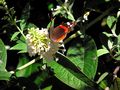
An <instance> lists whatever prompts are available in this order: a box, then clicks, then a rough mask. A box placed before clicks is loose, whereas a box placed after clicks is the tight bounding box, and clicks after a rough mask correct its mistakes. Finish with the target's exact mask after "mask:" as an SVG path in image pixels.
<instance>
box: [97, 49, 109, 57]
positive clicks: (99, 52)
mask: <svg viewBox="0 0 120 90" xmlns="http://www.w3.org/2000/svg"><path fill="white" fill-rule="evenodd" d="M107 53H109V51H108V50H107V49H99V50H97V56H98V57H100V56H102V55H104V54H107Z"/></svg>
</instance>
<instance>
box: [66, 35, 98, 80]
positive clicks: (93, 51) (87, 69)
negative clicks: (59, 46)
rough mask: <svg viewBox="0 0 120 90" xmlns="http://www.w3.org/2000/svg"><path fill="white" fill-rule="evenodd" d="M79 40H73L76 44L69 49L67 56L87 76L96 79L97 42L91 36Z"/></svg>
mask: <svg viewBox="0 0 120 90" xmlns="http://www.w3.org/2000/svg"><path fill="white" fill-rule="evenodd" d="M79 42H80V43H76V41H74V42H72V45H73V43H74V46H71V47H70V48H69V49H68V52H67V56H68V58H69V59H70V60H71V62H73V63H74V64H75V65H76V66H77V67H79V68H80V69H81V70H82V72H83V73H85V75H86V76H88V77H89V78H90V79H94V76H95V74H96V70H97V65H98V58H97V48H96V45H95V42H94V40H93V39H92V38H91V37H89V36H85V38H84V40H80V39H79Z"/></svg>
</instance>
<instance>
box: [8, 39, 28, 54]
mask: <svg viewBox="0 0 120 90" xmlns="http://www.w3.org/2000/svg"><path fill="white" fill-rule="evenodd" d="M10 49H11V50H20V51H19V53H25V52H27V44H26V43H24V42H21V41H20V42H19V43H17V44H16V45H15V46H13V47H11V48H10Z"/></svg>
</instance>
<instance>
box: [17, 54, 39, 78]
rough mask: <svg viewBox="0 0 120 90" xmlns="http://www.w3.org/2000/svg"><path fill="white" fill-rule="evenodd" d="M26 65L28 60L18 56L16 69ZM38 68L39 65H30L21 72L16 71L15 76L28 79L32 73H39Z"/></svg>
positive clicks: (23, 56)
mask: <svg viewBox="0 0 120 90" xmlns="http://www.w3.org/2000/svg"><path fill="white" fill-rule="evenodd" d="M27 63H29V59H28V58H27V57H26V56H25V55H22V56H20V57H19V63H18V65H17V68H20V67H21V66H23V65H25V64H27ZM38 67H41V64H40V63H34V64H31V65H29V66H28V67H26V68H24V69H22V70H19V71H16V76H17V77H29V76H30V75H31V74H32V73H34V72H37V71H39V69H38Z"/></svg>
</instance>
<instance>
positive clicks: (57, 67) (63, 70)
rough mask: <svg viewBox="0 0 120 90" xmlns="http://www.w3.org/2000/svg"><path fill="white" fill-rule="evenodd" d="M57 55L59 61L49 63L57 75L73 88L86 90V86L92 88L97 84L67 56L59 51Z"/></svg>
mask: <svg viewBox="0 0 120 90" xmlns="http://www.w3.org/2000/svg"><path fill="white" fill-rule="evenodd" d="M56 55H57V57H59V61H58V63H57V62H56V61H50V62H48V65H49V66H50V67H51V68H53V71H54V73H55V76H56V77H57V78H58V79H59V80H61V81H62V82H63V83H65V84H67V85H69V86H70V87H72V88H75V89H80V90H85V88H89V89H90V87H91V88H93V87H94V85H95V86H96V83H95V82H93V81H92V80H91V79H89V78H88V77H87V76H86V75H85V74H84V73H82V72H81V70H80V68H79V67H78V66H75V65H74V64H73V63H72V62H71V61H70V60H69V59H68V58H67V57H65V56H64V55H62V54H59V53H58V54H56ZM87 85H88V86H87ZM92 90H94V89H92Z"/></svg>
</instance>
